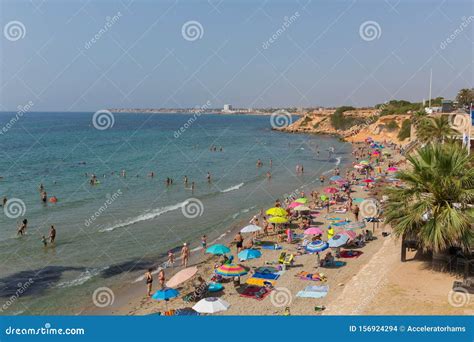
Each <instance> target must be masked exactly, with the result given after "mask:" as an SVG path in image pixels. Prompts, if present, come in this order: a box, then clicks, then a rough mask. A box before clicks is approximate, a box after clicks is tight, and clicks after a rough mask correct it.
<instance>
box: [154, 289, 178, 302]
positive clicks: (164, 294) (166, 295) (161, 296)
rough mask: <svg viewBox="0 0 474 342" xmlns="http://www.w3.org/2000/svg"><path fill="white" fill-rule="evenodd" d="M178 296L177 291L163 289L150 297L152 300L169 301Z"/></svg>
mask: <svg viewBox="0 0 474 342" xmlns="http://www.w3.org/2000/svg"><path fill="white" fill-rule="evenodd" d="M178 296H179V291H178V290H175V289H171V288H164V289H161V290H158V291H156V292H155V294H154V295H153V296H152V297H151V298H153V299H154V300H170V299H171V298H176V297H178Z"/></svg>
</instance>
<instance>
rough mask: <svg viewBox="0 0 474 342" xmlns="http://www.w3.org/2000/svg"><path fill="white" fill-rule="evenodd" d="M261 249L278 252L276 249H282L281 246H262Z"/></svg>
mask: <svg viewBox="0 0 474 342" xmlns="http://www.w3.org/2000/svg"><path fill="white" fill-rule="evenodd" d="M260 248H262V249H271V250H276V249H281V246H278V245H261V246H260Z"/></svg>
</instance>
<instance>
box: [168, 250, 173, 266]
mask: <svg viewBox="0 0 474 342" xmlns="http://www.w3.org/2000/svg"><path fill="white" fill-rule="evenodd" d="M170 266H171V267H174V253H173V251H171V250H170V251H168V267H170Z"/></svg>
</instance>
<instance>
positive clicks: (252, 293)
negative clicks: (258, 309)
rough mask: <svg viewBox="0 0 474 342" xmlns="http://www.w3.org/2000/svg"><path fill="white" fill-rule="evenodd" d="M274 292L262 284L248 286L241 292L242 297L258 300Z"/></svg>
mask: <svg viewBox="0 0 474 342" xmlns="http://www.w3.org/2000/svg"><path fill="white" fill-rule="evenodd" d="M270 292H272V290H271V289H270V288H267V287H262V286H247V287H246V288H245V290H244V292H242V293H241V294H240V296H241V297H245V298H253V299H256V300H263V299H264V298H265V297H266V296H268V295H269V294H270Z"/></svg>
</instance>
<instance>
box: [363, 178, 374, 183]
mask: <svg viewBox="0 0 474 342" xmlns="http://www.w3.org/2000/svg"><path fill="white" fill-rule="evenodd" d="M362 182H363V183H373V182H374V180H373V179H370V178H367V179H364V180H363V181H362Z"/></svg>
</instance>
